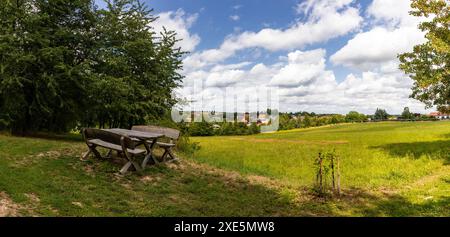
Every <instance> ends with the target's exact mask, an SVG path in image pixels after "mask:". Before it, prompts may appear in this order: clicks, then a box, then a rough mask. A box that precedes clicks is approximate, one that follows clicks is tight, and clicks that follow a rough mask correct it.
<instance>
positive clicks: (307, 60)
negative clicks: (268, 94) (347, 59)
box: [271, 49, 325, 87]
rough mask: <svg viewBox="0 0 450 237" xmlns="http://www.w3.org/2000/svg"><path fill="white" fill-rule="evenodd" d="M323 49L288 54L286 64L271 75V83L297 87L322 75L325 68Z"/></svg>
mask: <svg viewBox="0 0 450 237" xmlns="http://www.w3.org/2000/svg"><path fill="white" fill-rule="evenodd" d="M324 57H325V50H323V49H318V50H312V51H307V52H302V51H299V50H297V51H294V52H291V53H289V54H288V64H287V65H286V66H284V67H283V68H281V69H280V71H279V72H278V73H277V74H276V75H275V76H274V77H273V79H272V81H271V85H273V86H279V87H298V86H302V85H306V84H308V83H310V82H312V81H313V80H315V79H317V78H318V77H319V76H321V75H322V72H323V71H324V69H325V59H324Z"/></svg>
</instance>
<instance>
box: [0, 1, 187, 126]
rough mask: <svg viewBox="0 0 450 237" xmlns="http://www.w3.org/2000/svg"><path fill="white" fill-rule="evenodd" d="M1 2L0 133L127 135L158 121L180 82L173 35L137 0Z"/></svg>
mask: <svg viewBox="0 0 450 237" xmlns="http://www.w3.org/2000/svg"><path fill="white" fill-rule="evenodd" d="M106 3H107V4H106V5H107V7H106V9H98V8H97V7H96V6H95V4H94V1H93V0H3V1H1V2H0V111H1V113H0V127H6V128H9V129H11V130H12V132H14V133H26V132H30V131H53V132H62V131H67V130H69V129H73V128H76V127H80V126H100V127H107V126H108V127H129V126H131V125H133V124H136V123H143V122H145V121H146V120H147V119H155V118H158V117H161V116H163V115H164V114H165V113H166V112H167V111H168V110H169V109H170V108H171V106H172V105H174V104H175V103H176V98H174V97H173V96H172V91H173V89H175V88H176V87H178V86H179V84H180V82H181V80H182V78H183V77H182V76H181V75H180V74H179V71H180V69H181V68H182V62H181V57H182V55H183V54H184V52H182V51H181V50H180V48H176V47H175V43H176V42H177V39H176V33H175V32H172V31H164V32H154V30H153V28H152V27H151V26H152V23H153V22H154V21H155V19H156V18H155V17H154V16H153V15H152V14H151V10H148V9H147V8H146V6H144V5H143V4H142V3H141V2H140V1H139V0H108V1H106Z"/></svg>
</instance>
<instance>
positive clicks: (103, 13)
mask: <svg viewBox="0 0 450 237" xmlns="http://www.w3.org/2000/svg"><path fill="white" fill-rule="evenodd" d="M106 3H107V8H106V9H104V10H99V11H98V20H99V23H98V25H99V26H100V27H97V28H96V35H97V37H96V38H97V39H98V40H97V46H96V51H95V53H94V54H93V55H92V61H93V64H92V69H93V75H94V76H95V77H96V80H94V82H93V83H92V85H91V87H90V91H89V92H90V93H89V95H90V98H89V99H90V100H91V101H92V103H91V105H92V106H91V107H89V108H88V110H87V113H85V114H86V116H85V117H84V120H83V123H84V125H90V126H92V125H95V124H98V125H99V126H100V127H106V126H108V127H131V126H132V125H133V124H142V123H145V121H146V120H148V119H158V118H160V117H161V116H162V115H163V114H164V113H166V112H167V110H168V108H171V106H173V105H174V104H175V102H176V101H175V99H174V98H173V97H172V94H171V93H172V91H173V89H174V88H176V87H178V86H179V83H180V82H181V79H182V76H181V75H180V74H179V70H180V69H181V66H182V64H181V60H180V57H181V56H182V55H183V52H181V50H180V48H176V47H175V43H176V42H177V39H176V38H175V36H176V34H175V32H170V31H164V32H160V33H156V32H154V31H153V29H152V27H151V26H152V23H153V22H154V21H155V19H156V18H155V17H153V16H152V15H151V10H148V9H147V8H146V7H145V6H144V5H143V4H141V2H140V1H137V0H108V1H106Z"/></svg>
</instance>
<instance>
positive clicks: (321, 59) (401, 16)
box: [183, 0, 426, 114]
mask: <svg viewBox="0 0 450 237" xmlns="http://www.w3.org/2000/svg"><path fill="white" fill-rule="evenodd" d="M353 2H354V1H352V0H336V1H326V0H307V1H303V2H302V3H301V4H299V5H298V6H297V8H296V10H297V12H298V14H301V15H303V16H302V17H301V18H303V19H298V20H297V21H296V22H295V23H293V24H292V25H291V26H289V27H288V28H285V29H275V28H265V29H262V30H260V31H257V32H250V31H246V32H241V33H235V34H233V35H229V36H228V37H226V38H225V39H224V41H223V43H222V44H221V46H220V47H219V48H216V49H210V50H206V51H202V52H198V53H194V54H192V55H191V56H189V57H187V58H186V59H185V60H184V66H185V68H186V70H185V71H184V72H185V73H186V80H185V81H184V83H185V85H186V86H192V85H193V82H196V83H197V84H199V83H200V84H203V85H204V86H205V88H204V90H202V91H194V90H192V89H187V87H185V88H183V90H184V92H183V93H185V95H186V96H187V97H189V96H190V98H194V100H199V98H203V99H205V98H206V100H207V103H206V104H207V106H213V107H214V108H220V106H221V105H222V102H221V101H220V99H218V98H219V97H220V96H218V95H220V93H218V92H220V91H221V90H224V88H225V87H227V86H233V87H234V89H233V90H234V91H233V92H235V93H236V94H238V95H240V96H241V97H244V96H247V95H248V96H251V95H253V94H255V91H256V88H257V87H258V86H264V87H278V88H279V89H278V92H279V95H280V97H279V98H280V109H281V111H300V110H303V111H305V110H306V111H314V112H318V113H347V112H348V111H350V110H357V111H359V112H363V113H367V114H372V113H373V112H374V111H375V109H376V108H378V107H381V108H384V109H387V111H388V112H389V113H392V114H399V113H401V111H402V110H403V107H405V106H408V107H410V109H411V110H412V111H414V112H426V110H425V109H424V105H423V104H422V103H420V102H418V101H416V100H413V99H410V98H409V95H410V93H411V89H410V88H411V86H412V80H411V79H409V78H408V77H407V76H405V75H404V74H403V73H402V72H400V71H399V69H398V60H397V54H398V53H402V52H405V51H410V50H411V49H412V47H413V46H414V45H416V44H418V43H421V42H423V40H424V37H423V33H422V32H421V31H420V30H418V29H417V27H416V25H417V23H418V20H417V19H415V18H413V17H411V16H409V15H408V11H409V1H407V0H395V1H393V0H390V1H385V0H374V1H373V2H372V4H371V5H370V6H369V8H368V9H366V11H365V13H366V15H365V18H364V20H365V22H364V25H365V26H367V27H368V30H365V31H362V32H359V33H357V34H355V36H354V37H353V38H352V39H351V40H349V41H348V42H347V43H346V45H345V46H344V47H343V48H341V49H340V50H338V52H336V53H335V54H334V55H332V56H331V57H330V58H329V59H327V55H326V50H325V49H323V48H318V49H314V50H301V49H302V48H303V47H305V46H307V45H313V44H316V43H323V42H326V41H327V40H330V39H333V38H336V37H339V36H343V35H346V34H348V33H350V32H352V31H355V30H358V29H361V28H362V24H363V22H362V20H363V18H362V17H361V16H360V15H359V9H358V8H357V6H355V5H356V4H354V3H353ZM253 48H255V49H257V50H259V51H264V50H268V51H273V52H275V51H290V52H289V53H286V54H285V56H280V57H279V59H278V61H277V62H274V63H273V64H267V63H266V64H264V63H260V62H258V61H257V60H258V57H256V58H253V59H249V58H250V57H246V59H245V60H255V62H250V61H244V62H236V61H237V59H236V58H234V59H232V60H229V61H230V62H232V63H228V64H223V61H225V60H226V59H229V58H230V57H232V56H234V55H235V54H236V53H237V52H238V51H241V50H245V49H253ZM245 52H251V51H250V50H247V51H245ZM327 60H330V61H331V62H333V63H334V64H339V65H344V66H347V67H351V68H354V69H359V71H356V72H355V73H353V74H349V75H348V76H346V77H345V79H344V80H343V81H340V80H338V79H336V77H335V73H334V72H333V71H331V70H329V69H327V67H326V65H327V64H326V62H327ZM227 61H228V60H227ZM203 109H205V110H208V108H203ZM253 110H254V108H253Z"/></svg>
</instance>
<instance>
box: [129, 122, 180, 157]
mask: <svg viewBox="0 0 450 237" xmlns="http://www.w3.org/2000/svg"><path fill="white" fill-rule="evenodd" d="M131 130H135V131H141V132H151V133H159V134H163V135H164V137H165V138H166V139H167V140H168V141H167V142H161V141H159V142H157V143H156V145H158V146H159V147H161V148H163V149H164V154H163V155H162V160H163V161H167V159H166V158H167V156H169V157H170V158H171V159H170V161H176V160H177V157H176V156H175V154H174V153H173V152H172V148H173V147H175V146H176V143H177V141H178V138H179V137H180V131H178V130H176V129H173V128H166V127H160V126H152V125H138V126H133V127H132V128H131ZM149 142H151V141H149Z"/></svg>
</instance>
